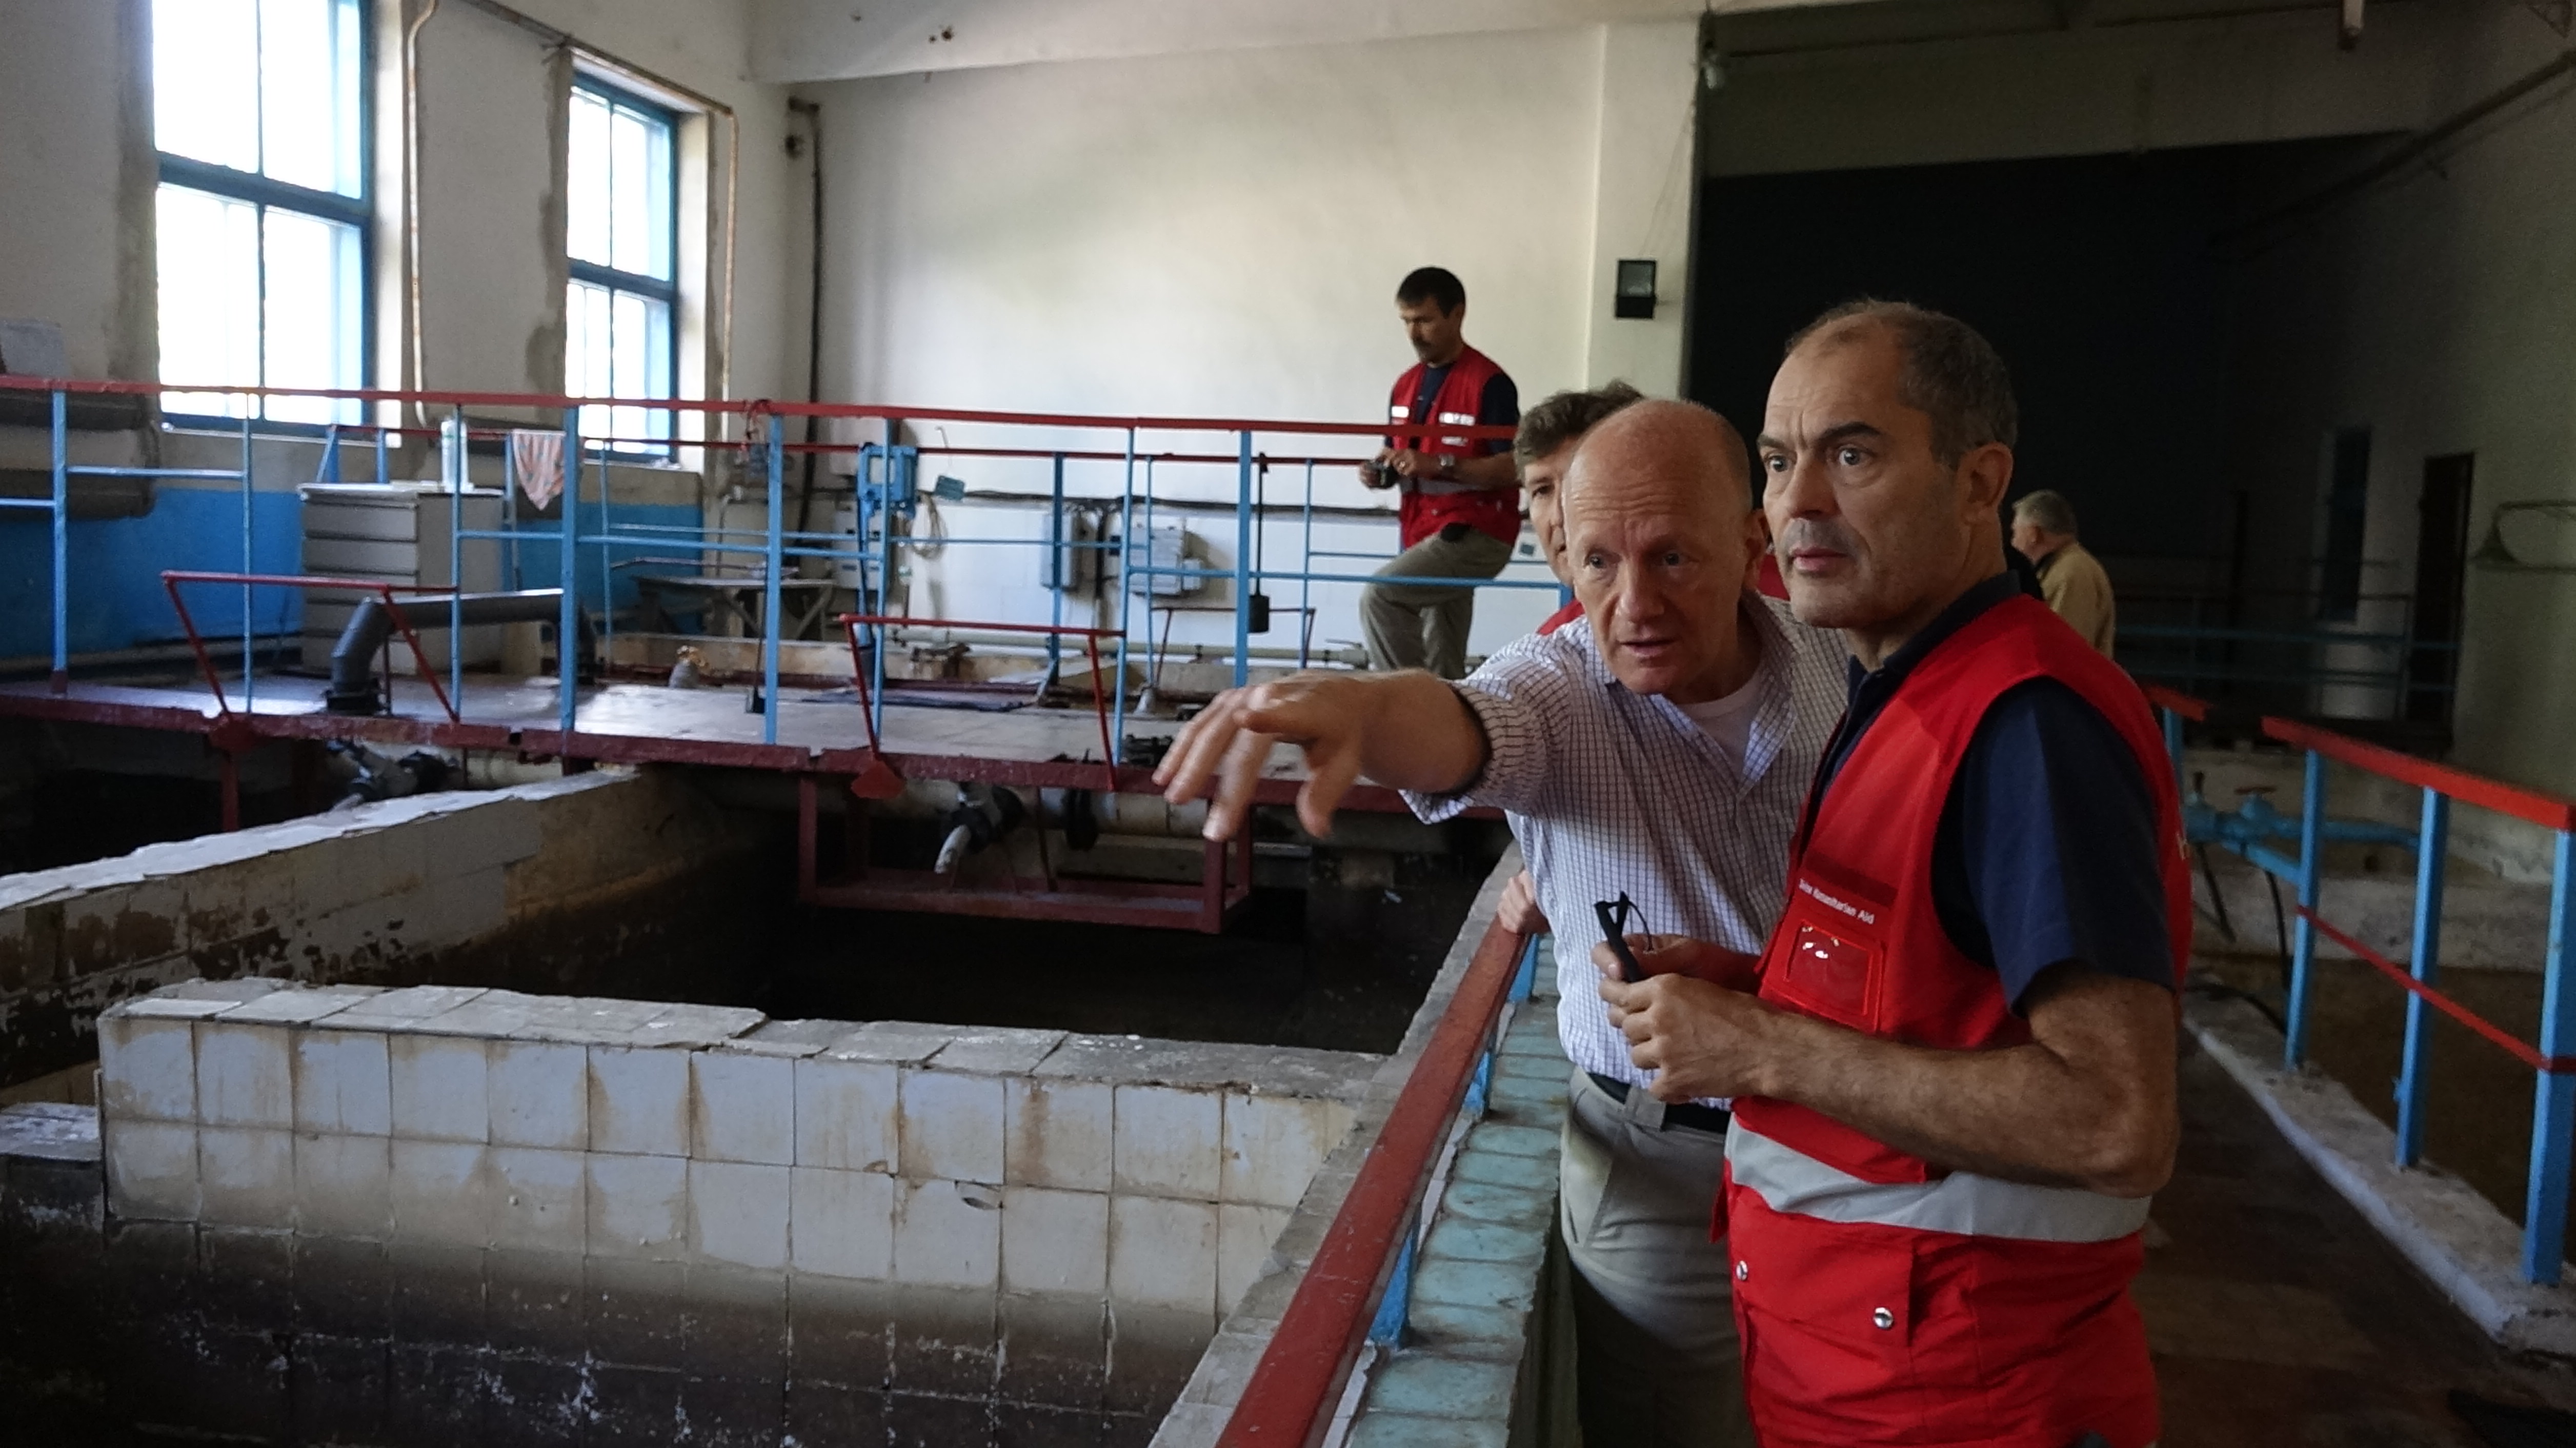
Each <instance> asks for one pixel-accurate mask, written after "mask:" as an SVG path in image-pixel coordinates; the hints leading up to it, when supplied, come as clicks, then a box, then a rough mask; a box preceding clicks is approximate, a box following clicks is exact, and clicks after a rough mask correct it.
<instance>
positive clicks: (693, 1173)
mask: <svg viewBox="0 0 2576 1448" xmlns="http://www.w3.org/2000/svg"><path fill="white" fill-rule="evenodd" d="M787 1170H788V1169H787V1168H786V1167H783V1166H758V1165H753V1164H750V1163H747V1162H731V1161H692V1162H690V1163H689V1234H690V1241H689V1245H690V1248H691V1250H692V1251H693V1252H695V1253H696V1254H697V1255H698V1256H701V1257H704V1258H707V1259H708V1260H710V1261H715V1262H728V1263H731V1264H733V1265H735V1266H737V1267H768V1268H781V1267H785V1266H786V1265H787V1208H788V1180H787Z"/></svg>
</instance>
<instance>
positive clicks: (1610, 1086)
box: [1583, 1071, 1735, 1136]
mask: <svg viewBox="0 0 2576 1448" xmlns="http://www.w3.org/2000/svg"><path fill="white" fill-rule="evenodd" d="M1583 1074H1584V1075H1586V1076H1589V1077H1591V1078H1592V1084H1593V1085H1595V1086H1598V1087H1600V1088H1601V1090H1602V1092H1603V1093H1604V1094H1606V1095H1607V1096H1609V1098H1610V1099H1611V1100H1613V1101H1616V1102H1618V1103H1619V1104H1621V1105H1623V1106H1624V1105H1626V1104H1627V1102H1628V1083H1627V1082H1625V1081H1620V1080H1617V1079H1614V1078H1612V1077H1609V1076H1604V1075H1602V1074H1601V1073H1600V1072H1598V1071H1586V1072H1584V1073H1583ZM1734 1119H1735V1113H1733V1112H1731V1111H1727V1110H1724V1109H1722V1108H1720V1107H1716V1106H1702V1105H1700V1104H1699V1103H1698V1102H1696V1101H1684V1102H1681V1103H1679V1104H1677V1105H1672V1106H1667V1107H1665V1108H1664V1125H1666V1126H1687V1127H1689V1128H1690V1129H1692V1130H1693V1131H1707V1132H1713V1133H1715V1134H1716V1135H1719V1136H1724V1135H1726V1124H1727V1123H1728V1122H1730V1121H1733V1120H1734Z"/></svg>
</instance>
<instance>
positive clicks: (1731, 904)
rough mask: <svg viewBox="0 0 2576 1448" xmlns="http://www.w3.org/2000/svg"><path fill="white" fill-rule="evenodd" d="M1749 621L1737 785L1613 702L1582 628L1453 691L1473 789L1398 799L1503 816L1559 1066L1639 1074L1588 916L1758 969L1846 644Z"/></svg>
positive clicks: (1530, 647)
mask: <svg viewBox="0 0 2576 1448" xmlns="http://www.w3.org/2000/svg"><path fill="white" fill-rule="evenodd" d="M1745 609H1746V613H1747V616H1748V617H1750V618H1751V619H1752V621H1753V624H1754V631H1755V633H1756V634H1757V635H1758V636H1759V637H1760V639H1761V641H1762V662H1761V665H1760V667H1759V668H1758V669H1757V671H1756V672H1755V675H1754V687H1755V688H1757V689H1759V690H1760V691H1761V692H1760V694H1759V695H1758V702H1757V703H1756V704H1755V705H1754V715H1753V728H1752V737H1751V739H1750V741H1749V742H1748V743H1747V745H1746V747H1745V752H1744V765H1743V767H1742V768H1741V769H1738V768H1737V767H1736V764H1735V762H1734V761H1733V760H1732V759H1731V758H1729V757H1728V755H1727V753H1726V751H1724V750H1722V749H1720V748H1719V747H1718V746H1717V744H1716V743H1715V741H1713V740H1711V739H1710V738H1709V737H1708V735H1707V734H1706V733H1705V732H1703V731H1702V730H1701V729H1700V727H1699V726H1698V725H1697V724H1695V723H1693V722H1692V721H1691V718H1690V716H1689V715H1687V714H1685V713H1683V712H1682V711H1681V709H1680V707H1679V706H1677V705H1675V704H1673V703H1672V702H1671V701H1670V700H1667V699H1665V698H1663V697H1662V696H1660V695H1640V694H1632V693H1630V692H1628V690H1627V689H1626V688H1624V687H1623V686H1621V684H1620V683H1619V681H1618V680H1617V679H1616V678H1614V677H1613V676H1612V675H1611V673H1610V669H1609V666H1608V665H1607V664H1606V663H1605V662H1603V660H1602V657H1601V652H1600V650H1599V648H1598V647H1596V646H1595V644H1594V642H1593V638H1592V630H1591V628H1590V627H1589V626H1588V625H1586V624H1585V623H1583V622H1582V621H1580V620H1577V621H1576V622H1573V623H1570V624H1568V625H1566V626H1565V627H1564V628H1562V629H1559V630H1558V631H1556V632H1555V633H1552V634H1544V635H1541V634H1532V635H1530V636H1529V637H1527V638H1522V639H1516V640H1514V641H1513V642H1511V643H1509V644H1507V645H1505V646H1504V647H1503V648H1502V649H1500V650H1499V651H1497V652H1496V653H1495V654H1494V655H1493V657H1491V658H1489V659H1487V660H1486V661H1485V664H1484V667H1482V668H1479V669H1478V670H1476V671H1475V672H1474V673H1472V674H1470V675H1468V676H1467V677H1466V678H1464V679H1462V680H1460V681H1459V682H1458V683H1457V685H1456V686H1455V687H1456V688H1457V690H1458V693H1459V696H1460V697H1461V698H1463V699H1465V700H1466V701H1467V704H1468V707H1470V708H1472V709H1474V710H1475V711H1476V716H1477V718H1478V719H1479V720H1481V721H1482V722H1483V724H1484V729H1485V738H1486V740H1487V742H1488V744H1489V745H1490V748H1491V753H1490V754H1489V756H1488V758H1487V760H1486V763H1485V768H1484V772H1483V773H1482V774H1480V775H1478V776H1477V778H1476V779H1475V781H1474V782H1473V783H1471V784H1470V785H1468V787H1467V788H1465V789H1463V790H1461V791H1459V792H1457V793H1455V794H1444V795H1424V794H1415V793H1407V795H1406V796H1405V799H1406V802H1407V803H1409V804H1411V805H1412V806H1413V812H1414V813H1415V814H1416V815H1418V816H1420V817H1421V818H1423V819H1424V820H1442V819H1447V818H1449V817H1451V816H1452V815H1455V814H1457V813H1459V812H1460V811H1462V810H1465V809H1468V808H1470V807H1472V806H1476V805H1489V806H1492V807H1495V808H1498V809H1501V810H1502V811H1503V812H1504V813H1505V814H1506V815H1507V816H1509V818H1510V820H1511V827H1512V834H1513V836H1514V837H1515V838H1517V839H1518V840H1519V841H1520V845H1521V853H1522V855H1523V856H1524V857H1525V858H1526V859H1527V861H1528V864H1529V872H1530V880H1531V883H1532V884H1534V885H1535V886H1536V887H1537V891H1538V902H1539V908H1540V909H1542V910H1544V911H1546V912H1547V919H1548V925H1549V926H1550V928H1551V929H1553V930H1554V931H1555V933H1556V958H1557V959H1558V960H1559V961H1561V962H1564V963H1565V965H1564V969H1565V970H1566V971H1567V976H1566V980H1565V982H1564V984H1563V998H1562V999H1561V1000H1560V1001H1559V1002H1558V1005H1557V1013H1556V1020H1557V1032H1558V1034H1559V1036H1560V1037H1561V1038H1562V1039H1563V1041H1564V1043H1565V1054H1566V1055H1567V1056H1568V1057H1569V1058H1571V1059H1572V1060H1573V1062H1574V1064H1575V1065H1577V1066H1580V1067H1581V1068H1583V1069H1584V1070H1586V1071H1590V1072H1594V1073H1595V1074H1598V1075H1602V1076H1607V1077H1610V1078H1612V1079H1614V1080H1619V1081H1626V1082H1630V1083H1632V1084H1643V1083H1644V1082H1645V1081H1646V1079H1647V1074H1648V1073H1646V1072H1644V1071H1641V1070H1639V1069H1638V1068H1637V1067H1636V1066H1635V1065H1633V1064H1632V1063H1631V1062H1630V1061H1629V1060H1628V1043H1627V1041H1626V1040H1625V1039H1624V1038H1622V1037H1621V1036H1620V1034H1619V1032H1618V1031H1616V1030H1615V1029H1613V1028H1612V1027H1611V1025H1610V1016H1609V1008H1608V1007H1607V1006H1605V1005H1603V1004H1602V1002H1601V998H1600V997H1599V996H1598V995H1596V994H1595V993H1594V992H1593V991H1592V990H1591V989H1589V988H1588V983H1589V979H1590V977H1589V975H1588V974H1586V972H1587V971H1588V969H1589V966H1590V961H1591V958H1592V947H1593V946H1595V945H1597V944H1599V943H1600V941H1601V927H1600V925H1599V923H1598V922H1597V921H1596V920H1595V919H1594V918H1593V911H1592V906H1593V903H1594V902H1595V901H1600V900H1615V899H1617V898H1619V894H1620V892H1621V891H1623V890H1624V891H1626V892H1627V894H1628V897H1629V898H1630V899H1631V900H1634V901H1635V902H1636V903H1637V905H1638V907H1639V909H1640V911H1641V912H1642V914H1643V916H1644V924H1643V926H1642V927H1640V928H1642V929H1643V930H1645V931H1648V932H1651V933H1654V934H1659V935H1687V936H1691V937H1693V938H1695V939H1699V940H1706V941H1710V942H1712V943H1714V944H1717V945H1722V946H1725V947H1726V948H1727V949H1729V950H1740V951H1743V952H1745V953H1746V954H1748V955H1752V954H1759V953H1760V952H1761V950H1762V945H1763V942H1764V940H1765V939H1766V938H1768V937H1769V935H1770V933H1771V927H1772V925H1773V923H1774V922H1776V921H1777V920H1778V919H1779V918H1780V908H1781V900H1782V897H1783V894H1784V892H1785V891H1786V889H1787V883H1788V874H1789V836H1790V833H1791V832H1792V831H1793V830H1795V829H1796V828H1797V823H1798V811H1799V809H1800V808H1801V807H1802V806H1803V805H1804V803H1805V801H1806V794H1807V784H1808V781H1809V780H1811V779H1812V778H1813V777H1814V775H1815V772H1816V761H1817V760H1818V758H1819V757H1821V756H1822V755H1823V753H1824V749H1825V743H1826V740H1827V739H1828V738H1829V737H1830V736H1831V735H1832V733H1833V729H1834V723H1835V721H1836V720H1838V719H1840V718H1841V717H1842V712H1843V703H1844V693H1845V682H1846V680H1845V670H1844V662H1845V659H1846V657H1847V655H1846V654H1845V652H1844V650H1843V646H1842V642H1841V640H1840V639H1839V638H1837V637H1836V636H1835V635H1833V634H1831V633H1827V632H1825V631H1823V630H1820V629H1813V628H1809V627H1807V626H1806V625H1804V624H1801V623H1799V622H1798V621H1797V620H1796V619H1794V618H1792V617H1790V615H1789V610H1788V607H1787V605H1785V604H1781V603H1779V602H1776V601H1774V600H1770V599H1764V598H1758V597H1753V596H1751V595H1748V596H1747V599H1746V603H1745Z"/></svg>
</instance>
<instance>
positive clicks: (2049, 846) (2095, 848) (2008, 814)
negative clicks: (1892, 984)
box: [1807, 572, 2174, 1013]
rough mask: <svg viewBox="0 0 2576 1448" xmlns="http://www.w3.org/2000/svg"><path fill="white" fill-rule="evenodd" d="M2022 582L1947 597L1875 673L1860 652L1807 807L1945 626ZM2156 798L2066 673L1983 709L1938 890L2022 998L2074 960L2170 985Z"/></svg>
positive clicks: (1963, 769) (1950, 807)
mask: <svg viewBox="0 0 2576 1448" xmlns="http://www.w3.org/2000/svg"><path fill="white" fill-rule="evenodd" d="M2020 592H2021V580H2020V579H2019V578H2017V577H2015V576H2014V575H2013V574H2011V573H2008V572H2007V573H1999V574H1996V575H1995V576H1994V577H1992V578H1989V579H1987V580H1986V581H1985V582H1983V583H1980V584H1978V585H1977V586H1976V587H1974V588H1971V589H1969V590H1968V591H1967V592H1966V593H1964V594H1962V595H1960V596H1959V598H1958V599H1957V600H1956V601H1954V602H1953V603H1951V605H1950V606H1949V607H1948V608H1947V609H1944V610H1943V611H1942V613H1941V615H1940V617H1938V618H1935V619H1934V620H1933V621H1932V622H1931V623H1930V624H1929V625H1927V626H1926V627H1925V628H1924V629H1923V631H1922V632H1921V633H1918V634H1916V635H1915V636H1914V637H1913V638H1911V639H1908V640H1907V641H1906V643H1905V646H1904V647H1903V648H1900V649H1898V650H1897V651H1896V652H1895V653H1894V654H1892V655H1890V656H1889V657H1888V658H1887V660H1886V661H1885V662H1884V663H1882V664H1881V665H1880V666H1879V667H1878V669H1877V670H1876V671H1875V672H1871V671H1869V670H1865V669H1863V668H1862V667H1861V666H1860V661H1859V660H1857V659H1855V660H1853V661H1852V663H1851V702H1850V707H1849V709H1848V710H1847V711H1846V712H1845V714H1844V715H1843V722H1842V724H1841V726H1840V727H1839V728H1837V729H1836V730H1835V731H1834V737H1833V740H1832V742H1831V743H1829V744H1827V745H1826V747H1825V757H1824V762H1823V764H1822V765H1820V766H1819V767H1818V768H1817V770H1816V783H1815V786H1814V788H1813V789H1812V790H1810V791H1809V793H1808V796H1807V818H1808V819H1809V820H1810V821H1812V820H1813V819H1814V818H1815V811H1816V806H1817V804H1818V803H1819V802H1820V801H1821V800H1822V799H1823V798H1824V792H1825V789H1826V787H1827V786H1828V785H1830V784H1831V783H1832V782H1833V778H1834V776H1835V775H1836V774H1838V773H1840V772H1841V770H1842V766H1843V761H1844V760H1846V759H1848V758H1850V757H1851V752H1852V746H1853V745H1854V744H1856V743H1858V742H1859V740H1860V738H1861V736H1862V735H1863V734H1866V733H1867V732H1869V727H1870V725H1871V724H1872V723H1874V722H1875V721H1876V720H1877V718H1878V715H1879V713H1880V711H1881V710H1883V709H1885V708H1886V707H1887V701H1888V699H1889V698H1891V697H1892V696H1894V694H1895V693H1896V688H1897V685H1899V684H1900V683H1902V682H1904V679H1905V676H1906V675H1907V674H1909V673H1912V672H1913V670H1914V666H1915V665H1916V664H1917V663H1920V662H1921V661H1922V659H1923V656H1924V655H1926V654H1928V653H1930V652H1931V651H1932V650H1933V648H1934V647H1935V646H1937V645H1938V644H1939V643H1940V642H1941V641H1942V640H1943V639H1946V638H1948V637H1949V636H1950V635H1952V634H1954V633H1957V632H1958V631H1959V630H1960V629H1961V628H1964V627H1966V626H1967V624H1968V623H1969V621H1970V620H1972V619H1974V618H1976V617H1977V616H1978V615H1979V614H1982V613H1984V612H1985V611H1986V610H1987V609H1990V608H1992V607H1994V606H1995V605H1996V604H1999V603H2002V602H2003V601H2004V600H2006V599H2008V598H2011V597H2013V596H2015V595H2016V594H2018V593H2020ZM2159 859H2160V851H2159V849H2158V844H2157V839H2156V811H2155V802H2154V801H2153V799H2151V798H2150V797H2149V795H2148V793H2147V780H2146V775H2145V773H2144V771H2142V770H2141V769H2140V768H2139V767H2138V760H2137V756H2136V755H2134V754H2132V753H2131V752H2130V751H2129V746H2128V745H2127V744H2126V743H2125V742H2124V741H2123V740H2122V739H2121V738H2120V735H2119V731H2117V730H2115V729H2113V728H2112V727H2111V721H2110V720H2108V719H2106V718H2104V717H2102V713H2101V711H2100V710H2098V709H2095V708H2094V707H2093V706H2092V705H2091V704H2088V703H2086V702H2085V701H2084V699H2083V697H2082V696H2081V695H2079V694H2077V693H2076V692H2075V691H2074V690H2073V689H2070V688H2068V687H2067V686H2066V685H2064V684H2062V683H2059V682H2058V681H2057V680H2055V679H2033V680H2031V681H2029V682H2028V683H2025V684H2021V685H2018V686H2016V687H2014V688H2012V689H2010V690H2007V691H2006V692H2005V693H2004V694H2003V695H2002V696H2001V697H1999V698H1997V699H1996V700H1995V702H1994V704H1993V705H1992V706H1991V707H1990V708H1988V709H1987V710H1986V716H1985V718H1983V719H1981V720H1979V721H1978V722H1977V728H1976V732H1975V733H1974V734H1973V735H1971V736H1970V738H1969V740H1968V752H1967V755H1966V757H1965V758H1963V759H1961V760H1960V762H1959V771H1958V773H1957V774H1956V775H1955V776H1954V777H1953V778H1952V780H1951V783H1950V796H1949V798H1948V799H1946V800H1944V801H1943V802H1942V805H1941V819H1940V823H1939V825H1938V827H1937V833H1936V834H1935V835H1934V837H1933V843H1932V902H1933V908H1934V910H1935V911H1936V913H1937V914H1938V915H1939V917H1940V921H1941V927H1942V929H1944V930H1945V931H1947V932H1948V933H1949V936H1950V943H1951V944H1953V945H1955V946H1957V947H1958V949H1959V953H1960V954H1962V955H1965V956H1966V957H1968V958H1969V959H1970V960H1973V961H1976V962H1978V963H1980V964H1982V965H1984V966H1986V967H1987V968H1988V969H1990V970H1993V971H1995V972H1996V973H1997V974H1998V975H2000V976H2001V977H2002V979H2003V988H2004V998H2005V999H2006V1000H2007V1001H2008V1002H2010V1003H2011V1005H2012V1008H2013V1010H2014V1011H2015V1012H2016V1013H2018V1012H2019V1011H2020V1010H2021V1008H2022V996H2023V994H2024V993H2025V992H2027V991H2028V990H2029V989H2030V984H2031V982H2032V981H2033V980H2035V979H2036V978H2038V976H2039V975H2040V973H2041V972H2043V971H2045V970H2047V969H2048V968H2049V967H2051V966H2055V965H2062V964H2066V963H2068V962H2073V963H2075V964H2077V965H2079V966H2081V967H2083V968H2085V969H2088V970H2098V971H2102V972H2105V973H2106V974H2110V975H2116V976H2125V977H2127V978H2129V979H2131V980H2143V981H2151V982H2153V983H2155V984H2157V985H2161V986H2164V987H2167V988H2168V989H2170V988H2171V987H2172V986H2173V984H2174V980H2173V950H2172V944H2171V940H2170V938H2169V935H2168V933H2167V930H2166V927H2165V901H2164V882H2163V877H2162V875H2161V873H2160V872H2159V869H2158V861H2159Z"/></svg>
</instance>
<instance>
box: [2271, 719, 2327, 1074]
mask: <svg viewBox="0 0 2576 1448" xmlns="http://www.w3.org/2000/svg"><path fill="white" fill-rule="evenodd" d="M2307 754H2308V765H2307V777H2306V780H2305V782H2304V783H2303V784H2302V785H2301V787H2300V790H2299V798H2300V815H2299V923H2298V925H2297V927H2296V928H2295V929H2293V931H2292V932H2291V936H2290V940H2291V944H2290V998H2289V1000H2288V1001H2287V1002H2286V1005H2287V1007H2288V1008H2287V1009H2286V1010H2284V1011H2283V1012H2282V1015H2283V1016H2284V1018H2285V1022H2286V1026H2287V1029H2286V1030H2284V1031H2283V1033H2282V1042H2281V1063H2282V1065H2283V1066H2285V1067H2286V1068H2288V1069H2290V1070H2293V1071H2295V1070H2297V1069H2299V1065H2300V1063H2301V1062H2303V1061H2305V1060H2306V1059H2307V1052H2308V988H2309V986H2310V984H2311V983H2312V979H2313V975H2314V971H2313V967H2314V966H2315V964H2316V959H2317V930H2316V910H2317V900H2318V897H2319V895H2320V894H2321V892H2322V891H2323V889H2324V886H2325V873H2326V860H2325V853H2326V850H2325V823H2326V758H2325V756H2324V755H2322V754H2319V753H2318V752H2317V751H2315V750H2313V749H2311V750H2309V751H2308V752H2307Z"/></svg>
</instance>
